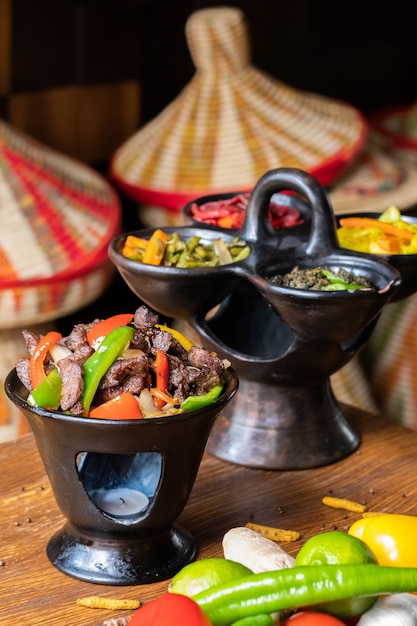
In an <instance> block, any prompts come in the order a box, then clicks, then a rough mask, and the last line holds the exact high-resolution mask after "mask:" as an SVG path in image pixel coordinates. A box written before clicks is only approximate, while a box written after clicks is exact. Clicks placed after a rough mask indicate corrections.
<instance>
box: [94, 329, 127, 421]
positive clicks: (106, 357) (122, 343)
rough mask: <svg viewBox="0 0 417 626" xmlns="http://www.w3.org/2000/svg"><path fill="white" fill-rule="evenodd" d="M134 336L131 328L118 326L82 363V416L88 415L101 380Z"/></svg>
mask: <svg viewBox="0 0 417 626" xmlns="http://www.w3.org/2000/svg"><path fill="white" fill-rule="evenodd" d="M134 334H135V331H134V329H133V328H132V327H131V326H120V327H119V328H115V329H114V330H112V331H111V332H110V333H109V334H108V335H107V336H106V337H104V339H103V341H102V342H101V344H100V345H99V347H98V349H97V350H96V352H94V354H92V355H91V356H90V357H89V358H88V359H87V361H86V362H85V363H84V391H83V395H82V403H83V410H84V415H88V413H89V411H90V406H91V402H92V401H93V398H94V396H95V393H96V391H97V389H98V386H99V384H100V381H101V379H102V378H103V376H104V375H105V374H106V372H107V371H108V369H109V368H110V367H111V366H112V365H113V363H114V362H115V361H116V359H118V358H119V356H121V355H122V354H123V352H124V351H125V350H126V348H128V346H129V344H130V342H131V341H132V339H133V335H134Z"/></svg>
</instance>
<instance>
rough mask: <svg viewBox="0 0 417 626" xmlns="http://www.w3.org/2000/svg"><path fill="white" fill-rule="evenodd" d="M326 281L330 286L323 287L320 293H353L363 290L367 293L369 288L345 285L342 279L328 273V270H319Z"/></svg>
mask: <svg viewBox="0 0 417 626" xmlns="http://www.w3.org/2000/svg"><path fill="white" fill-rule="evenodd" d="M321 271H322V273H323V274H324V276H326V278H327V280H329V281H330V285H328V286H327V287H323V289H322V291H342V290H343V291H345V290H346V291H355V290H357V289H362V290H363V289H365V290H368V291H369V289H370V288H369V287H365V285H358V284H357V283H347V282H346V281H345V280H343V279H342V278H339V276H337V274H334V273H333V272H330V271H329V270H321Z"/></svg>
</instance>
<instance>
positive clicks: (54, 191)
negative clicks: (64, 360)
mask: <svg viewBox="0 0 417 626" xmlns="http://www.w3.org/2000/svg"><path fill="white" fill-rule="evenodd" d="M0 222H1V229H0V328H11V327H18V326H23V325H26V324H31V323H32V324H33V323H40V322H42V321H45V320H50V319H56V318H59V317H62V316H63V315H66V314H68V313H70V312H72V311H74V310H77V309H80V308H82V307H83V306H85V305H86V304H88V303H89V302H91V301H93V300H94V299H96V298H97V297H98V296H99V295H101V293H102V292H103V291H104V289H105V287H106V286H107V285H108V282H109V279H110V277H111V274H112V272H113V268H112V266H111V264H110V262H109V260H108V256H107V246H108V244H109V242H110V240H111V239H112V238H113V237H114V236H115V235H116V234H117V233H118V232H119V230H120V223H121V207H120V202H119V199H118V196H117V195H116V193H115V191H114V189H113V188H112V187H111V185H109V184H108V183H107V181H105V180H104V178H102V177H101V176H100V175H99V174H97V173H96V172H95V171H93V170H92V169H90V168H89V167H88V166H86V165H84V164H82V163H79V162H77V161H75V160H73V159H71V158H69V157H66V156H64V155H61V154H59V153H57V152H55V151H53V150H51V149H49V148H47V147H46V146H43V145H41V144H40V143H38V142H37V141H35V140H33V139H32V138H30V137H28V136H26V135H25V134H23V133H21V132H20V131H18V130H17V129H15V128H13V127H12V126H11V125H9V124H7V123H5V122H2V121H0Z"/></svg>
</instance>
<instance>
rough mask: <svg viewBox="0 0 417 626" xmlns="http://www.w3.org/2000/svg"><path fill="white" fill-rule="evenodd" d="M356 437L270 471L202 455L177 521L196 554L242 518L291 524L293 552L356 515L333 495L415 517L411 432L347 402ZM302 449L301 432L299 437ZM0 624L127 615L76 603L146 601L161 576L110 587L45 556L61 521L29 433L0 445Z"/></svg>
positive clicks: (93, 623)
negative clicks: (342, 447)
mask: <svg viewBox="0 0 417 626" xmlns="http://www.w3.org/2000/svg"><path fill="white" fill-rule="evenodd" d="M345 414H346V415H347V417H348V419H349V421H351V422H352V423H353V424H354V425H355V426H356V427H357V428H358V430H359V431H360V433H361V436H362V444H361V446H360V448H359V450H358V451H357V452H355V453H354V454H352V455H351V456H350V457H348V458H347V459H344V460H343V461H340V462H338V463H336V464H334V465H330V466H328V467H323V468H318V469H312V470H302V471H288V472H273V471H262V470H257V469H250V468H246V467H240V466H237V465H231V464H228V463H225V462H223V461H220V460H218V459H215V458H214V457H211V456H209V455H206V456H205V457H204V459H203V462H202V465H201V467H200V471H199V474H198V476H197V480H196V483H195V486H194V489H193V492H192V494H191V497H190V499H189V501H188V503H187V505H186V507H185V509H184V511H183V513H182V515H181V516H180V518H179V520H178V522H179V523H181V524H182V525H183V526H185V527H186V528H187V529H188V530H189V531H190V532H191V533H192V534H193V535H194V536H195V538H196V540H197V542H198V545H199V555H198V556H199V558H207V557H212V556H223V553H222V547H221V541H222V538H223V535H224V533H225V532H226V531H227V530H229V529H230V528H232V527H234V526H242V525H244V524H245V523H246V522H247V521H255V522H258V523H260V524H265V525H271V526H277V527H280V528H287V529H294V530H298V531H299V532H300V533H301V539H300V540H299V541H297V542H294V543H291V544H282V546H283V547H284V548H285V549H287V550H288V552H289V553H290V554H292V555H295V554H296V553H297V551H298V549H299V548H300V546H301V545H302V543H303V542H304V541H305V540H306V539H307V538H308V537H309V536H311V535H313V534H315V533H318V532H323V531H327V530H331V529H336V528H337V529H339V530H343V529H345V528H347V527H348V526H349V525H350V524H351V523H352V522H353V521H355V520H356V519H358V518H359V517H360V515H359V514H357V513H350V512H347V511H344V510H340V509H332V508H329V507H326V506H324V505H323V504H322V502H321V500H322V498H323V496H326V495H333V496H337V497H341V498H348V499H351V500H355V501H358V502H366V504H367V506H368V508H369V509H372V510H379V511H387V512H396V513H410V514H414V515H417V482H416V480H415V475H416V470H417V433H416V432H414V431H411V430H408V429H407V428H405V427H403V426H400V425H398V424H395V423H394V422H391V421H388V420H386V419H385V418H383V417H379V416H375V415H371V414H366V413H363V412H361V411H358V410H357V409H353V408H351V407H345ZM300 454H302V436H300ZM0 494H1V509H0V560H1V561H2V562H3V565H1V566H0V624H2V625H3V624H7V623H10V624H13V623H16V624H19V625H20V626H29V625H30V626H46V625H48V626H58V625H59V626H62V625H63V624H70V625H71V626H97V625H98V624H100V623H102V622H103V621H104V620H106V619H109V618H116V617H121V616H122V615H126V613H123V612H121V611H119V612H117V613H114V612H109V611H108V610H102V609H97V610H96V609H89V608H85V607H80V606H77V605H76V600H77V598H80V597H84V596H90V595H101V596H106V597H115V598H132V599H139V600H140V601H141V602H146V601H148V600H150V599H152V598H154V597H155V596H157V595H158V594H160V593H161V592H163V591H165V590H166V589H167V586H168V582H169V581H164V582H161V583H157V584H150V585H140V586H136V587H135V586H129V587H110V586H104V585H94V584H89V583H86V582H81V581H78V580H75V579H73V578H70V577H69V576H66V575H64V574H62V573H61V572H59V571H58V570H57V569H55V568H54V567H53V566H52V565H51V564H50V563H49V561H48V559H47V556H46V553H45V547H46V543H47V541H48V539H49V538H50V537H51V535H52V534H53V532H54V531H55V530H57V529H58V528H60V527H61V526H62V524H63V521H64V520H63V517H62V515H61V513H60V511H59V509H58V507H57V505H56V503H55V500H54V497H53V493H52V491H51V488H50V485H49V481H48V479H47V477H46V475H45V472H44V469H43V466H42V463H41V460H40V458H39V455H38V452H37V449H36V444H35V441H34V439H33V436H32V435H31V434H28V435H25V436H24V437H21V438H20V439H18V440H17V441H16V442H7V443H4V444H2V445H0Z"/></svg>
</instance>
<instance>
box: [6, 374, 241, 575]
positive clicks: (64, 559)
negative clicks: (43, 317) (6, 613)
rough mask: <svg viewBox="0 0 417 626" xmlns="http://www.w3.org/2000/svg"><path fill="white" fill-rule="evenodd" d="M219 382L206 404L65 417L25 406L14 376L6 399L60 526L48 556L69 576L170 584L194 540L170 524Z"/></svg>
mask: <svg viewBox="0 0 417 626" xmlns="http://www.w3.org/2000/svg"><path fill="white" fill-rule="evenodd" d="M237 384H238V381H237V377H236V374H235V373H234V371H233V370H232V369H229V370H228V371H227V383H226V385H225V388H224V390H223V392H222V395H221V396H220V398H219V399H218V401H217V402H215V403H214V404H211V405H210V406H207V407H205V408H202V409H199V410H196V411H191V412H189V413H183V414H179V415H173V416H170V417H161V418H153V419H144V420H126V421H124V420H123V421H116V420H102V419H92V418H84V417H73V416H70V415H65V414H62V413H57V412H55V411H48V410H45V409H41V408H31V407H30V406H29V405H28V404H27V403H26V399H25V398H26V396H27V391H26V390H25V389H24V387H23V386H22V384H21V383H20V381H19V379H18V378H17V375H16V372H15V370H12V372H10V374H9V375H8V377H7V379H6V381H5V389H6V393H7V395H8V397H9V398H10V399H11V400H12V402H14V403H15V404H16V406H17V407H19V408H20V409H21V410H22V411H23V413H24V414H25V416H26V417H27V419H28V421H29V424H30V426H31V428H32V431H33V433H34V436H35V439H36V443H37V446H38V449H39V453H40V455H41V458H42V461H43V464H44V466H45V470H46V472H47V475H48V478H49V480H50V483H51V486H52V489H53V492H54V496H55V499H56V502H57V504H58V506H59V508H60V510H61V512H62V513H63V515H64V516H65V518H66V523H65V525H64V526H63V528H61V529H60V530H58V532H56V533H55V535H54V536H53V537H51V539H50V540H49V542H48V545H47V555H48V557H49V560H50V561H51V562H52V563H53V565H55V566H56V567H57V568H58V569H59V570H61V571H62V572H64V573H65V574H68V575H70V576H72V577H74V578H77V579H80V580H86V581H88V582H91V583H101V584H105V585H136V584H142V583H151V582H156V581H161V580H165V579H168V578H171V577H172V576H173V575H174V574H175V573H176V572H178V571H179V570H180V569H181V568H182V567H183V566H184V565H186V564H187V563H189V562H190V561H192V560H193V559H194V557H195V555H196V549H197V548H196V542H195V540H194V538H193V536H192V535H191V534H190V533H189V532H188V531H187V529H185V528H183V527H181V526H180V525H178V524H176V523H175V520H176V519H177V518H178V516H179V515H180V513H181V512H182V510H183V508H184V506H185V504H186V502H187V500H188V498H189V495H190V492H191V490H192V487H193V485H194V481H195V477H196V475H197V472H198V468H199V465H200V461H201V457H202V455H203V452H204V448H205V446H206V443H207V438H208V436H209V434H210V430H211V428H212V426H213V423H214V421H215V419H216V416H217V415H218V414H219V413H220V411H221V410H222V409H224V407H225V406H226V404H227V403H228V402H229V401H230V399H231V398H232V397H233V395H234V394H235V392H236V389H237Z"/></svg>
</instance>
